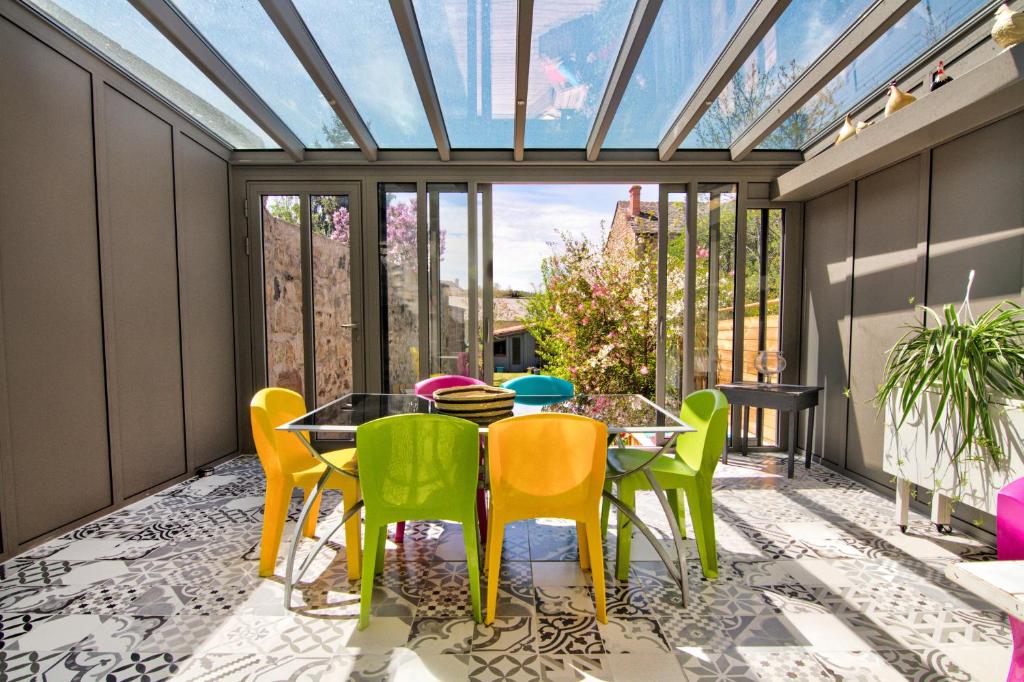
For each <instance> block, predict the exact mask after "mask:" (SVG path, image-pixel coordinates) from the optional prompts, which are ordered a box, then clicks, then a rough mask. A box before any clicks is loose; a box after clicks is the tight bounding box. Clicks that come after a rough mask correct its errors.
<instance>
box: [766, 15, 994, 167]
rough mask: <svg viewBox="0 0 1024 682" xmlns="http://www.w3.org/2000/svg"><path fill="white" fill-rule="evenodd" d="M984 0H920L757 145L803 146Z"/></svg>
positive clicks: (962, 21) (963, 18)
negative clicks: (922, 0)
mask: <svg viewBox="0 0 1024 682" xmlns="http://www.w3.org/2000/svg"><path fill="white" fill-rule="evenodd" d="M984 5H985V2H984V1H983V0H925V1H924V2H920V3H918V4H917V5H916V6H915V7H914V9H912V10H911V11H910V12H908V13H907V15H906V16H904V17H903V18H902V19H900V20H899V21H898V22H897V23H896V24H895V25H894V26H893V27H892V28H890V29H889V30H888V31H886V32H885V33H884V34H883V35H882V37H881V38H879V39H878V40H877V41H875V43H874V44H873V45H872V46H871V47H869V48H868V49H867V50H865V51H864V52H863V53H862V54H861V55H860V56H859V57H857V59H855V60H854V61H853V63H851V64H850V65H849V66H847V67H846V68H845V69H843V70H842V71H840V72H839V74H838V75H837V76H836V77H835V78H833V79H832V80H831V81H830V82H829V84H828V85H826V86H825V87H824V88H823V89H822V90H821V91H819V92H818V94H816V95H815V96H814V97H813V98H811V99H810V100H809V101H808V102H807V103H806V104H804V105H803V106H802V107H801V108H800V109H799V110H798V111H796V112H794V113H793V114H792V115H791V116H790V117H789V118H787V119H786V120H785V121H784V122H783V123H782V125H780V126H779V127H778V128H776V129H775V130H774V131H773V132H772V134H771V135H769V136H768V137H767V138H765V140H764V141H763V142H762V143H761V144H760V146H759V147H758V148H759V149H796V148H800V147H803V146H804V145H806V144H807V143H808V142H810V141H811V139H812V138H813V137H814V136H816V135H817V134H818V133H819V132H821V131H822V130H823V129H825V128H827V127H829V126H830V125H832V124H833V123H835V122H836V121H838V120H839V119H841V118H842V117H843V116H844V115H845V114H846V112H847V111H849V110H850V108H851V107H853V106H854V105H856V104H857V102H859V101H860V100H862V99H863V98H865V97H867V96H868V95H869V94H870V93H871V92H872V91H873V90H875V89H877V88H879V87H881V86H883V85H884V84H885V83H887V82H889V81H890V80H892V78H893V77H894V76H895V75H896V74H897V73H899V72H900V71H902V70H903V69H904V68H906V67H907V65H909V64H910V63H911V62H913V61H914V60H916V59H918V57H920V55H921V54H923V53H924V52H925V51H927V50H929V49H931V47H932V46H933V45H935V44H936V43H938V42H939V41H940V40H942V38H944V37H945V36H946V35H948V34H949V33H951V32H952V31H953V30H954V29H956V28H958V27H959V26H960V25H962V24H963V23H964V21H966V20H967V19H969V18H970V17H971V16H972V15H973V14H974V13H975V12H977V11H978V10H979V9H980V8H981V7H982V6H984Z"/></svg>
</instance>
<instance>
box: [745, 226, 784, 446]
mask: <svg viewBox="0 0 1024 682" xmlns="http://www.w3.org/2000/svg"><path fill="white" fill-rule="evenodd" d="M783 221H784V218H783V211H782V209H774V208H773V209H767V208H764V209H761V208H758V209H750V210H748V211H747V253H746V261H747V263H746V273H747V274H746V278H747V279H746V287H745V291H744V293H743V300H744V306H743V309H744V318H743V367H742V376H741V377H740V378H742V379H743V380H744V381H770V382H777V381H778V377H777V376H769V375H766V374H762V373H760V372H759V371H758V366H757V354H758V353H759V352H760V351H774V352H781V351H782V339H781V336H780V328H779V315H780V312H781V310H782V267H783V263H782V234H783ZM770 364H773V365H774V364H775V363H770ZM778 426H779V414H778V412H777V411H776V410H762V409H756V410H755V409H752V410H750V417H749V421H748V424H747V436H748V438H749V439H750V442H751V443H754V444H756V445H778V444H779V443H778Z"/></svg>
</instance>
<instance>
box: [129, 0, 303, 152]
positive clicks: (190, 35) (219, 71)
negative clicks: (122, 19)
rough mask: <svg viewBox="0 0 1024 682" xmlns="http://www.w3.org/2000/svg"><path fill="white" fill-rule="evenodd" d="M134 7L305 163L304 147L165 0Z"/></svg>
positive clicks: (140, 0) (145, 0)
mask: <svg viewBox="0 0 1024 682" xmlns="http://www.w3.org/2000/svg"><path fill="white" fill-rule="evenodd" d="M131 3H132V5H133V6H134V7H135V9H137V10H138V11H139V12H140V13H141V14H142V16H144V17H146V19H148V20H149V23H151V24H153V26H155V27H156V28H157V30H159V31H160V32H161V33H163V34H164V36H166V37H167V39H168V40H170V41H171V43H173V44H174V46H175V47H177V48H178V49H179V50H181V52H182V53H183V54H184V55H185V56H186V57H188V58H189V60H191V61H192V63H193V64H195V65H196V67H197V68H198V69H199V70H200V71H202V72H203V73H204V74H206V77H207V78H209V79H210V80H212V81H213V82H214V83H215V84H216V85H217V86H218V87H219V88H220V89H221V90H223V91H224V94H225V95H227V96H228V97H229V98H230V99H231V101H233V102H234V103H235V104H237V105H238V108H239V109H241V110H242V111H244V112H245V113H246V114H247V115H248V116H249V118H251V119H252V120H253V121H254V122H255V123H256V125H258V126H259V127H260V128H262V129H263V130H264V131H266V133H267V135H269V136H270V137H271V139H273V140H274V141H275V142H277V143H278V144H279V145H281V149H284V150H285V151H286V152H288V155H289V156H291V157H292V158H293V159H295V160H296V161H302V159H303V157H304V154H305V149H304V148H305V145H304V144H303V143H302V140H300V139H299V138H298V136H297V135H296V134H295V133H293V132H292V131H291V129H290V128H289V127H288V126H286V125H285V124H284V122H282V121H281V119H280V118H278V116H277V114H275V113H274V110H273V109H271V108H270V107H269V106H268V105H267V103H266V102H264V101H263V100H262V99H260V97H259V95H257V94H256V93H255V92H254V91H253V89H252V88H250V87H249V84H248V83H246V82H245V81H244V80H243V79H242V77H241V76H239V75H238V74H237V73H236V72H235V70H234V69H233V68H231V66H229V65H228V63H227V62H225V61H224V59H223V58H222V57H221V56H220V54H219V53H218V52H217V51H216V50H214V49H213V48H212V47H210V45H209V44H208V43H207V42H206V40H204V39H203V37H202V36H200V35H199V33H198V32H196V30H195V29H194V28H193V27H192V25H191V24H190V23H189V22H187V21H186V20H185V19H184V18H183V17H182V16H181V15H180V14H178V12H177V10H175V9H174V8H173V7H171V6H170V5H169V4H167V2H165V0H131Z"/></svg>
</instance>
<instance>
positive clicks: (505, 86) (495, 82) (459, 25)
mask: <svg viewBox="0 0 1024 682" xmlns="http://www.w3.org/2000/svg"><path fill="white" fill-rule="evenodd" d="M413 7H414V9H415V10H416V20H417V22H418V23H419V27H420V33H421V34H422V36H423V44H424V47H425V48H426V51H427V59H428V61H429V62H430V71H431V75H432V76H433V78H434V86H435V87H436V88H437V96H438V99H440V100H441V110H442V113H443V114H444V121H445V125H446V127H447V129H448V138H449V140H450V141H451V145H452V147H463V148H474V147H475V148H508V147H511V146H512V120H513V115H514V108H515V97H516V84H515V60H516V31H515V25H516V2H515V0H413Z"/></svg>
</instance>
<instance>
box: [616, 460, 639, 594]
mask: <svg viewBox="0 0 1024 682" xmlns="http://www.w3.org/2000/svg"><path fill="white" fill-rule="evenodd" d="M619 499H620V500H622V502H623V504H625V505H626V506H627V507H629V508H630V509H636V490H635V489H634V488H633V486H632V485H631V484H630V483H629V481H628V479H623V480H621V481H619ZM618 517H619V523H618V537H617V538H616V541H615V579H616V580H618V581H620V582H625V581H626V580H628V579H629V551H630V546H631V544H632V540H633V524H632V523H630V521H629V519H628V518H626V515H625V514H619V515H618Z"/></svg>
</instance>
